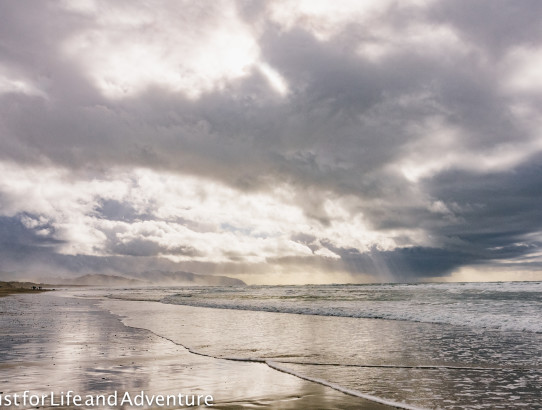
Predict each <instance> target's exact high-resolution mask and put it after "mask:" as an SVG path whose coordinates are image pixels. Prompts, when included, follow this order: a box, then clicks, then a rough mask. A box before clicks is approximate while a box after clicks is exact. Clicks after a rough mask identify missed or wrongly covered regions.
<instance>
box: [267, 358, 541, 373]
mask: <svg viewBox="0 0 542 410" xmlns="http://www.w3.org/2000/svg"><path fill="white" fill-rule="evenodd" d="M273 362H274V363H284V364H301V365H304V366H335V367H363V368H381V369H420V370H443V369H444V370H474V371H484V370H492V371H506V372H508V371H527V370H540V368H539V367H483V366H450V365H445V364H444V365H427V364H413V365H401V364H344V363H315V362H312V363H311V362H296V361H293V360H273Z"/></svg>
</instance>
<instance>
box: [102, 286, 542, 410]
mask: <svg viewBox="0 0 542 410" xmlns="http://www.w3.org/2000/svg"><path fill="white" fill-rule="evenodd" d="M109 297H110V298H116V299H130V300H138V301H152V302H157V303H155V305H156V306H157V309H158V305H161V304H168V305H177V306H178V308H177V309H178V317H177V316H176V319H175V322H174V323H173V322H172V321H167V320H163V321H160V320H156V319H155V318H154V319H152V320H151V319H150V318H151V317H152V315H150V316H149V317H145V315H130V313H129V312H128V311H124V312H122V311H121V309H120V308H119V307H118V305H114V304H113V305H109V306H107V303H106V307H108V308H109V309H110V310H111V311H112V312H113V313H117V314H122V315H123V316H124V319H123V320H124V321H125V323H127V324H129V325H130V326H135V327H141V328H146V329H148V330H151V331H152V332H154V333H155V334H157V335H160V336H162V337H165V338H167V339H169V340H172V341H174V342H175V343H178V344H180V345H182V346H185V347H187V348H188V349H190V351H192V352H193V353H196V354H200V355H206V356H211V357H215V358H223V359H231V360H239V361H255V362H262V363H266V364H267V365H268V366H270V367H272V368H274V369H276V370H277V371H281V372H286V373H289V374H292V375H295V376H297V377H299V378H303V379H306V380H312V381H315V382H318V383H321V384H324V385H327V386H331V387H333V388H335V389H337V390H340V391H343V392H346V393H348V394H352V395H358V396H359V397H364V398H366V399H369V400H374V401H376V402H380V403H387V404H392V405H394V406H396V407H399V408H416V409H418V408H430V409H436V408H441V409H497V408H503V409H510V408H527V409H533V408H542V282H498V283H431V284H377V285H319V286H247V287H179V288H149V289H125V290H122V291H117V290H116V291H115V292H111V293H110V295H109ZM119 305H120V304H119ZM115 306H116V307H115ZM115 309H116V310H115Z"/></svg>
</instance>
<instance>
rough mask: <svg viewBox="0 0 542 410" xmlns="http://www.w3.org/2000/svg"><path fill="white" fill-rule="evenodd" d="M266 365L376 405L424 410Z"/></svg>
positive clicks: (286, 369)
mask: <svg viewBox="0 0 542 410" xmlns="http://www.w3.org/2000/svg"><path fill="white" fill-rule="evenodd" d="M266 364H267V365H268V366H269V367H271V368H272V369H275V370H278V371H281V372H283V373H288V374H291V375H292V376H296V377H298V378H300V379H303V380H307V381H310V382H313V383H318V384H321V385H323V386H327V387H331V388H332V389H334V390H337V391H340V392H342V393H345V394H349V395H351V396H356V397H359V398H362V399H366V400H370V401H372V402H375V403H380V404H385V405H387V406H392V407H395V408H398V409H408V410H420V409H421V410H423V408H422V407H414V406H411V405H409V404H406V403H399V402H396V401H391V400H386V399H383V398H381V397H377V396H372V395H370V394H365V393H362V392H359V391H357V390H352V389H347V388H346V387H343V386H340V385H338V384H334V383H330V382H328V381H327V380H323V379H318V378H316V377H309V376H305V375H303V374H301V373H298V372H295V371H293V370H291V369H288V368H287V367H285V366H281V365H279V364H278V363H277V362H274V361H271V360H268V361H266Z"/></svg>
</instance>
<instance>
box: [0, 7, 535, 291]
mask: <svg viewBox="0 0 542 410" xmlns="http://www.w3.org/2000/svg"><path fill="white" fill-rule="evenodd" d="M541 18H542V6H541V4H540V2H538V1H528V0H520V1H505V0H502V1H482V2H476V3H472V2H469V1H457V0H454V1H444V0H423V1H422V0H416V1H410V2H397V1H392V0H385V1H378V2H356V1H353V2H349V1H345V2H340V3H339V4H337V3H336V2H327V1H319V2H314V1H311V2H305V1H295V2H294V1H286V0H284V1H272V2H257V1H217V2H212V3H205V4H204V3H200V2H194V1H184V2H176V3H171V2H165V1H164V2H157V3H156V6H153V7H150V6H149V5H148V3H146V2H143V1H117V2H114V3H111V2H105V1H100V0H79V1H69V2H68V1H66V2H63V1H60V2H58V1H42V2H39V3H34V2H32V3H30V2H28V1H18V2H9V1H0V39H1V40H0V228H1V229H0V236H1V238H0V244H1V250H0V253H1V255H2V259H1V260H0V271H2V272H5V273H12V274H13V275H16V276H17V275H18V276H21V277H22V276H24V275H26V274H34V273H41V272H43V273H47V274H48V273H50V272H62V273H65V274H67V275H68V274H71V273H81V272H83V273H89V272H101V273H103V272H113V273H114V272H117V273H122V274H124V275H129V274H130V273H136V272H138V273H139V272H142V271H144V270H145V269H171V270H184V271H193V272H196V273H210V274H213V273H216V274H228V275H232V276H237V277H239V278H242V279H244V280H245V281H247V282H249V283H305V282H318V283H320V282H338V281H349V282H363V281H416V280H430V279H431V280H432V279H438V280H480V279H484V280H495V279H509V280H513V279H533V278H535V279H540V278H542V276H541V275H542V270H541V267H540V262H541V260H540V244H541V242H542V234H541V222H540V221H541V220H542V219H541V218H540V211H539V210H538V208H539V206H538V204H539V203H540V200H541V199H542V198H541V187H542V168H541V166H540V164H541V158H542V135H541V132H542V116H541V115H540V114H541V113H540V108H539V107H542V75H541V74H540V73H541V72H542V71H541V68H542V58H541V57H540V56H541V55H542V28H541V26H540V19H541Z"/></svg>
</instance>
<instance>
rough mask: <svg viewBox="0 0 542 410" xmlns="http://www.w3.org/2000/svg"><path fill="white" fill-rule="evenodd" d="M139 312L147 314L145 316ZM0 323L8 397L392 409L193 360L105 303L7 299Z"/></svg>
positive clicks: (247, 368)
mask: <svg viewBox="0 0 542 410" xmlns="http://www.w3.org/2000/svg"><path fill="white" fill-rule="evenodd" d="M119 303H122V302H119ZM131 303H137V302H131ZM125 306H127V305H125ZM127 307H128V306H127ZM137 314H138V315H143V316H144V315H145V311H144V310H143V311H141V312H138V313H137ZM149 318H152V320H160V318H159V317H157V316H156V315H154V316H152V315H149ZM167 320H168V318H167V317H164V318H163V323H162V324H161V326H163V327H167V326H168V323H167ZM0 322H1V326H0V383H1V386H2V388H1V392H2V393H0V394H4V395H7V394H13V393H17V392H18V393H22V392H23V391H25V390H30V391H31V392H32V393H33V394H48V393H50V392H51V391H54V392H55V393H57V394H60V392H67V391H68V390H73V391H74V392H75V393H77V394H80V395H86V394H98V393H100V394H110V393H112V392H114V391H118V392H119V394H122V393H123V392H132V393H133V394H137V393H138V392H140V391H142V390H143V391H145V393H147V394H149V395H152V394H163V395H167V394H175V395H177V394H179V393H182V394H184V395H208V394H210V395H212V396H213V398H214V403H215V406H214V407H213V408H217V409H241V408H273V409H307V408H312V409H363V408H367V409H379V408H389V407H387V406H383V405H379V404H376V403H372V402H369V401H365V400H363V399H360V398H357V397H352V396H348V395H346V394H343V393H340V392H337V391H335V390H333V389H331V388H328V387H325V386H321V385H318V384H315V383H312V382H308V381H304V380H301V379H299V378H297V377H294V376H291V375H288V374H284V373H281V372H278V371H275V370H272V369H270V368H269V367H268V366H266V365H264V364H260V363H246V362H232V361H226V360H220V359H214V358H209V357H202V356H198V355H194V354H192V353H190V352H188V351H187V350H186V349H185V348H183V347H182V346H180V345H178V344H175V343H173V342H172V341H170V340H167V339H165V338H163V337H160V336H157V335H155V334H153V333H151V332H150V331H148V330H144V329H136V328H132V327H128V326H125V325H124V324H123V323H122V322H121V320H120V318H119V317H117V316H115V315H113V314H111V313H109V312H108V311H106V310H105V309H104V308H103V307H101V306H100V301H98V300H92V299H78V298H72V297H60V295H59V294H58V293H57V294H39V295H38V294H24V295H22V294H21V295H12V296H8V297H5V298H1V299H0ZM171 325H172V326H173V325H174V324H173V323H172V324H171ZM28 407H30V406H28ZM14 408H15V407H14ZM17 408H23V407H17ZM52 408H56V409H58V408H62V407H57V406H55V407H52ZM80 408H86V407H84V406H83V407H80ZM87 408H88V407H87ZM147 408H163V407H158V406H154V407H153V406H147Z"/></svg>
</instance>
